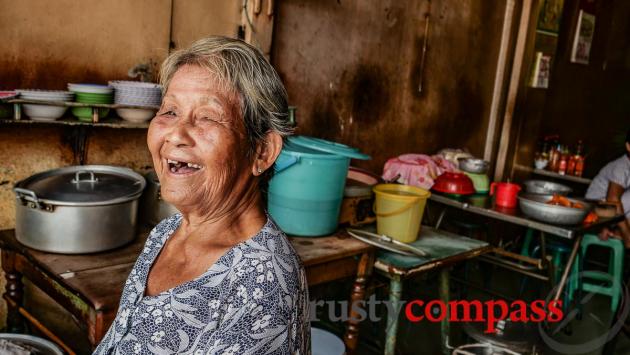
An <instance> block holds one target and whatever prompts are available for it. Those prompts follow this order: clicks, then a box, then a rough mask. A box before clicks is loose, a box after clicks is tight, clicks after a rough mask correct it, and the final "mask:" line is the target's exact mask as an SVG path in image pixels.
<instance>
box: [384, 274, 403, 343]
mask: <svg viewBox="0 0 630 355" xmlns="http://www.w3.org/2000/svg"><path fill="white" fill-rule="evenodd" d="M390 277H391V280H390V282H389V302H390V307H391V308H390V307H388V308H387V310H388V314H387V328H386V332H385V355H394V353H395V351H396V332H397V331H398V316H399V315H400V308H401V304H400V296H401V294H402V280H401V278H400V276H398V275H392V276H390ZM389 311H393V314H389Z"/></svg>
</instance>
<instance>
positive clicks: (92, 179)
mask: <svg viewBox="0 0 630 355" xmlns="http://www.w3.org/2000/svg"><path fill="white" fill-rule="evenodd" d="M84 174H90V179H89V180H81V175H84ZM71 182H72V183H73V184H78V183H80V182H92V183H94V182H98V179H97V178H96V177H94V172H93V171H89V170H79V171H77V173H76V174H74V179H72V181H71Z"/></svg>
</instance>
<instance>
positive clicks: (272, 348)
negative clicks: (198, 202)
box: [94, 214, 310, 355]
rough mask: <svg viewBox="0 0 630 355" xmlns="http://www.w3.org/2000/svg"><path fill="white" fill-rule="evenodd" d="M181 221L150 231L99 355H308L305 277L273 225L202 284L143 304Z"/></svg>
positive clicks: (238, 248)
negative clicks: (160, 258)
mask: <svg viewBox="0 0 630 355" xmlns="http://www.w3.org/2000/svg"><path fill="white" fill-rule="evenodd" d="M181 220H182V217H181V215H180V214H177V215H174V216H172V217H170V218H168V219H165V220H164V221H162V222H161V223H160V224H158V225H157V226H156V227H155V228H154V229H153V231H151V234H150V235H149V237H148V239H147V242H146V244H145V247H144V250H143V251H142V253H141V254H140V256H139V257H138V260H137V261H136V264H135V265H134V267H133V269H132V270H131V274H130V275H129V277H128V279H127V282H126V284H125V287H124V289H123V293H122V297H121V300H120V306H119V309H118V313H117V315H116V319H115V320H114V323H112V325H111V327H110V328H109V331H108V332H107V334H106V335H105V337H104V338H103V341H102V342H101V343H100V344H99V346H98V347H97V348H96V350H95V352H94V354H193V355H197V354H212V355H215V354H216V355H236V354H239V355H240V354H301V355H308V354H310V325H309V314H308V313H309V312H308V311H309V308H308V289H307V285H306V277H305V274H304V269H303V267H302V264H301V262H300V260H299V258H298V256H297V254H296V252H295V250H294V249H293V247H292V246H291V244H290V243H289V241H288V239H287V237H286V235H285V234H284V233H283V232H282V231H280V230H279V229H278V228H277V227H276V225H275V224H274V223H273V221H271V219H268V221H267V223H266V224H265V226H264V227H263V228H262V229H261V230H260V232H258V234H256V235H255V236H254V237H252V238H251V239H249V240H247V241H244V242H242V243H240V244H237V245H235V246H234V247H232V248H231V249H230V250H229V251H228V252H226V253H225V254H224V255H223V256H221V257H220V258H219V259H218V260H217V261H216V263H215V264H214V265H212V267H210V269H208V271H206V272H205V273H204V274H202V275H201V276H199V277H197V278H195V279H193V280H191V281H188V282H185V283H183V284H181V285H179V286H176V287H174V288H172V289H170V290H167V291H164V292H162V293H160V294H158V295H155V296H144V293H145V288H146V284H147V278H148V274H149V270H150V268H151V265H152V264H153V262H154V261H155V259H156V257H157V255H158V254H159V252H160V250H161V249H162V247H163V246H164V243H165V242H166V240H167V239H168V238H169V236H170V235H171V234H172V233H173V232H174V231H175V230H176V229H177V227H178V226H179V224H180V223H181ZM173 272H177V270H173Z"/></svg>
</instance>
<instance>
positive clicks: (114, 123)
mask: <svg viewBox="0 0 630 355" xmlns="http://www.w3.org/2000/svg"><path fill="white" fill-rule="evenodd" d="M149 122H150V121H149ZM149 122H142V123H134V122H128V121H125V120H123V119H120V118H118V117H108V118H101V119H100V120H99V121H98V122H96V123H94V122H86V121H79V120H78V119H77V118H76V117H64V118H60V119H58V120H54V121H32V120H30V119H28V118H26V119H24V118H23V119H21V120H14V119H10V118H3V119H0V124H19V125H40V124H43V125H64V126H93V127H109V128H143V129H144V128H148V127H149Z"/></svg>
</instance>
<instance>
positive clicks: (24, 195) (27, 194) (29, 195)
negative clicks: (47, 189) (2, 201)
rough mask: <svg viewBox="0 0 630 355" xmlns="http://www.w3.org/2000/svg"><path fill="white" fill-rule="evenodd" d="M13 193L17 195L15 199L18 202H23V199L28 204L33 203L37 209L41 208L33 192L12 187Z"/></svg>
mask: <svg viewBox="0 0 630 355" xmlns="http://www.w3.org/2000/svg"><path fill="white" fill-rule="evenodd" d="M13 191H15V194H16V195H17V196H16V197H17V198H18V199H19V200H20V201H23V199H24V200H26V201H28V202H32V203H34V204H35V207H37V208H38V209H40V208H41V207H42V206H41V204H40V203H39V198H37V195H36V194H35V191H33V190H29V189H23V188H21V187H14V188H13Z"/></svg>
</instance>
